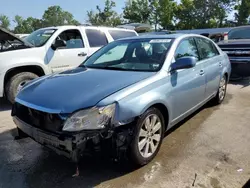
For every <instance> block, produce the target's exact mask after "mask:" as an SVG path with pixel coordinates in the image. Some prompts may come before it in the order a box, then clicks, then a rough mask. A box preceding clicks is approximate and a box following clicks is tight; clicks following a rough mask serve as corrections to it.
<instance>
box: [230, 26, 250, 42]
mask: <svg viewBox="0 0 250 188" xmlns="http://www.w3.org/2000/svg"><path fill="white" fill-rule="evenodd" d="M228 39H229V40H230V39H231V40H232V39H250V27H242V28H236V29H233V30H231V31H230V32H229V33H228Z"/></svg>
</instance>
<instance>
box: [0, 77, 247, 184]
mask: <svg viewBox="0 0 250 188" xmlns="http://www.w3.org/2000/svg"><path fill="white" fill-rule="evenodd" d="M249 99H250V81H249V80H245V81H242V82H238V83H231V84H230V85H229V86H228V94H227V97H226V99H225V101H224V103H223V104H222V105H220V106H217V107H211V106H210V105H205V107H204V108H202V109H201V110H200V111H199V112H197V113H195V114H194V115H192V116H191V117H190V118H188V119H187V120H185V121H183V122H182V123H180V124H179V125H177V126H176V127H175V129H173V130H171V131H169V132H168V133H167V135H166V137H165V139H164V141H163V144H162V147H161V150H160V152H159V154H158V155H157V157H156V158H155V160H153V161H152V162H151V163H150V164H148V165H147V166H145V167H142V168H140V169H134V168H133V167H131V166H130V165H128V164H114V163H112V162H110V161H108V160H106V159H103V158H101V157H98V156H96V157H91V158H88V157H86V158H84V160H83V161H82V163H81V165H80V172H81V173H80V176H79V177H77V178H72V177H71V175H72V174H73V172H74V168H75V167H74V165H72V163H70V162H69V161H68V160H67V159H66V158H64V157H60V156H57V155H56V154H55V153H53V152H51V151H49V150H47V149H46V148H43V147H41V146H40V145H38V144H37V143H35V142H34V141H32V140H31V139H29V138H28V139H23V140H18V141H15V140H14V135H15V134H16V133H15V129H14V128H15V125H14V123H13V122H12V119H11V117H10V109H11V107H10V105H9V104H7V103H6V102H5V101H4V100H1V99H0V188H9V187H10V188H19V187H22V188H23V187H30V188H33V187H36V188H40V187H43V188H44V187H46V188H51V187H53V188H57V187H60V188H64V187H70V188H74V187H101V188H112V187H120V188H122V187H129V188H130V187H138V188H140V187H143V188H149V187H150V188H151V187H164V188H192V187H197V188H210V187H212V188H224V187H225V188H228V187H229V188H240V187H242V186H243V185H244V184H245V183H246V182H247V181H248V180H249V178H250V144H249V143H250V134H249V133H250V123H249V122H250V100H249ZM123 163H126V162H123ZM246 187H250V185H248V186H246Z"/></svg>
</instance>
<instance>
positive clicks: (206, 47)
mask: <svg viewBox="0 0 250 188" xmlns="http://www.w3.org/2000/svg"><path fill="white" fill-rule="evenodd" d="M195 40H196V43H197V46H198V50H199V53H200V56H201V61H202V63H203V65H204V74H205V78H206V92H205V97H206V98H209V97H211V95H213V94H215V92H217V90H218V86H219V81H220V75H221V72H222V64H223V58H222V56H220V53H219V51H218V50H217V48H216V47H215V45H214V44H213V43H212V42H211V41H210V40H208V39H205V38H201V37H196V38H195Z"/></svg>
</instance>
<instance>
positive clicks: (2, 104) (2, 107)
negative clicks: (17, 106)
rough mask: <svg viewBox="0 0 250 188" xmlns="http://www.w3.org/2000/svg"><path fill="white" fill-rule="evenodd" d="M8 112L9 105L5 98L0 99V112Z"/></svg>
mask: <svg viewBox="0 0 250 188" xmlns="http://www.w3.org/2000/svg"><path fill="white" fill-rule="evenodd" d="M8 110H11V104H10V103H9V102H8V101H7V100H6V99H5V98H0V112H2V111H8Z"/></svg>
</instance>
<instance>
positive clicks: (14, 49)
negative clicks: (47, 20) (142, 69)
mask: <svg viewBox="0 0 250 188" xmlns="http://www.w3.org/2000/svg"><path fill="white" fill-rule="evenodd" d="M137 35H138V34H137V33H136V32H135V31H134V30H128V29H120V28H108V27H95V26H59V27H48V28H42V29H39V30H36V31H34V32H33V33H31V34H30V35H28V36H27V37H26V38H25V39H24V40H22V39H20V38H18V37H17V36H15V35H14V34H12V33H10V32H8V31H7V30H5V29H2V28H0V97H3V96H6V97H7V99H8V100H9V101H10V102H11V103H13V102H14V100H15V96H16V94H17V93H18V92H19V91H20V89H21V88H22V86H23V85H24V84H25V83H27V82H29V81H30V80H32V79H34V78H37V77H39V76H43V75H46V74H51V73H54V72H60V71H64V70H67V69H71V68H75V67H77V66H79V65H80V64H81V63H82V62H83V61H84V60H85V59H86V58H87V57H88V56H90V55H91V54H93V53H94V52H95V51H97V50H98V49H99V48H100V47H102V46H104V45H106V44H107V43H109V42H112V41H114V40H117V39H120V38H125V37H131V36H137Z"/></svg>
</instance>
